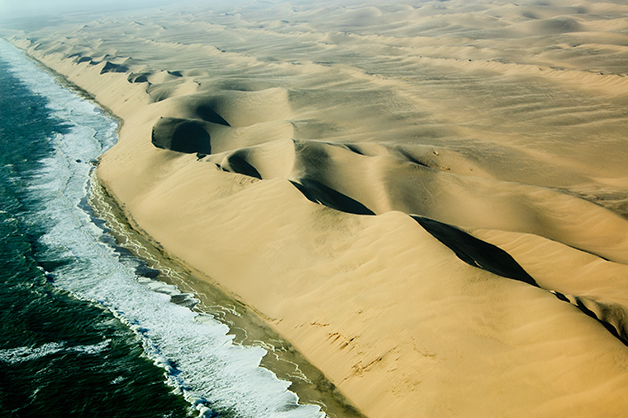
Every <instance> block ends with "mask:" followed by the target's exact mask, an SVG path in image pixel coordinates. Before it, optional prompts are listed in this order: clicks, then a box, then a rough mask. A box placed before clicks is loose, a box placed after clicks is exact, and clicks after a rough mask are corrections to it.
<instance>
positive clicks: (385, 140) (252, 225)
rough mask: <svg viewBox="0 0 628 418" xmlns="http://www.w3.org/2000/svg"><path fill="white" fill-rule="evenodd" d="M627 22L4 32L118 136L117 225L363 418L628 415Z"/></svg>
mask: <svg viewBox="0 0 628 418" xmlns="http://www.w3.org/2000/svg"><path fill="white" fill-rule="evenodd" d="M627 15H628V6H625V5H622V4H620V3H619V2H618V3H612V2H608V3H601V2H594V1H583V2H580V3H578V4H575V3H570V2H561V1H558V0H556V1H550V2H543V3H540V2H532V1H524V2H519V3H517V4H512V3H507V2H490V3H488V2H463V1H456V0H452V1H447V2H438V1H434V2H432V1H426V2H415V3H409V4H385V5H382V4H378V3H367V2H349V1H347V2H343V3H342V4H340V5H339V4H337V3H332V2H329V3H327V2H317V3H316V4H309V3H301V2H297V1H293V2H290V3H287V2H284V3H274V2H269V3H262V2H251V3H242V4H239V3H238V4H233V5H228V4H218V5H214V6H211V7H210V6H200V5H199V6H186V8H184V7H179V8H177V7H174V6H173V7H170V8H168V7H164V8H161V9H141V10H136V11H132V12H124V13H111V14H107V15H103V16H86V15H75V16H65V17H64V18H63V19H61V20H60V21H58V22H56V23H55V24H54V25H53V24H50V25H47V24H42V25H41V27H39V28H35V29H33V28H31V29H29V30H20V29H19V28H17V26H16V27H15V28H13V29H2V33H1V34H2V36H3V37H5V38H7V39H8V40H9V41H10V42H12V43H13V44H14V45H16V46H17V47H19V48H20V49H22V50H24V51H25V52H26V53H27V54H28V55H29V56H30V57H32V58H34V59H36V60H37V61H39V62H40V63H42V64H43V65H45V66H47V67H49V68H50V69H52V70H54V71H55V72H57V73H59V74H60V75H62V76H63V77H65V78H66V79H67V80H68V81H69V82H71V83H73V84H74V85H76V86H78V87H80V88H81V89H83V90H84V91H85V92H86V93H87V94H89V95H90V96H91V97H92V98H93V99H94V100H95V101H96V102H97V103H99V104H100V105H101V106H102V107H103V108H104V109H107V111H109V112H111V113H112V114H113V115H115V116H116V117H117V118H119V120H120V121H121V127H120V130H119V140H118V143H117V144H116V145H115V146H114V147H113V148H111V149H110V150H109V151H107V152H106V153H105V154H104V155H103V156H102V157H101V158H100V160H99V164H98V167H97V176H98V181H99V182H100V184H101V185H102V186H103V187H104V188H105V189H106V191H107V193H108V194H109V195H110V196H111V197H112V198H113V199H115V201H116V202H117V203H118V205H119V207H120V208H121V210H122V211H123V212H124V215H125V216H126V218H127V219H128V221H129V223H130V224H131V225H132V226H133V227H134V228H135V229H136V230H138V231H140V232H141V233H142V234H144V235H145V237H146V238H148V239H150V240H151V241H152V242H153V243H154V245H155V246H156V247H158V248H159V249H161V250H163V251H164V253H166V254H168V256H169V257H172V258H173V259H175V260H177V261H178V262H180V263H181V264H182V265H183V266H185V267H186V268H188V269H190V270H191V271H193V272H194V273H195V274H196V275H197V276H198V277H202V278H203V279H204V280H206V281H208V282H210V283H212V284H213V285H215V286H218V287H219V288H221V289H223V290H224V291H225V292H227V293H228V294H229V295H231V296H232V297H233V298H235V299H236V300H238V301H240V302H241V303H243V304H244V305H246V306H248V307H249V308H250V309H251V310H253V311H254V312H256V313H257V314H258V315H259V316H260V317H261V318H262V319H263V320H264V321H265V322H266V323H267V324H268V325H269V326H270V327H272V328H273V329H274V330H275V331H276V332H277V333H278V334H280V335H281V336H283V337H284V338H286V339H287V340H288V341H290V343H292V344H293V345H294V347H295V348H296V349H297V350H298V351H299V352H300V353H301V354H302V355H303V356H304V357H305V358H306V359H307V360H308V361H309V362H311V363H312V365H314V366H315V367H317V368H318V369H320V371H321V372H322V373H324V375H325V376H326V377H327V378H328V379H329V380H330V381H331V382H332V383H333V384H334V385H335V386H336V387H337V388H338V390H339V391H340V392H341V393H342V394H343V395H344V396H345V397H346V398H347V400H348V402H349V403H351V404H352V405H354V406H355V407H356V408H357V409H358V410H359V411H360V412H361V413H363V414H364V415H365V416H367V417H459V416H464V417H486V416H508V417H523V416H526V417H527V416H530V415H532V416H535V417H557V416H574V417H613V416H617V417H619V416H622V414H623V413H624V411H625V410H626V408H627V407H628V398H627V397H626V396H625V393H626V390H627V389H628V348H627V344H628V311H627V310H628V286H626V284H627V283H628V164H627V162H628V138H627V137H626V132H628V129H627V128H628V106H627V104H628V18H626V16H627Z"/></svg>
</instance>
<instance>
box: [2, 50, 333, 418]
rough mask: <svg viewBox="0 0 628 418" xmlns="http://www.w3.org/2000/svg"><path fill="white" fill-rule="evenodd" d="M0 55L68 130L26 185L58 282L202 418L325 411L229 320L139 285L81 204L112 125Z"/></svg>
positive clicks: (11, 354)
mask: <svg viewBox="0 0 628 418" xmlns="http://www.w3.org/2000/svg"><path fill="white" fill-rule="evenodd" d="M0 54H1V55H2V57H3V58H4V59H5V60H6V61H7V62H9V63H10V64H11V66H12V68H13V69H14V73H15V76H16V77H18V78H20V79H21V80H22V81H23V82H24V83H25V84H26V85H27V86H28V88H29V89H31V90H32V91H33V92H34V93H36V94H41V95H44V96H46V97H47V98H48V100H49V103H51V104H50V108H51V110H52V111H53V114H54V116H55V117H57V118H59V119H60V120H62V121H64V122H65V123H67V124H69V125H70V126H71V129H70V130H69V132H68V133H67V134H64V135H57V136H56V137H55V138H54V139H53V140H52V141H53V145H54V148H55V155H54V156H53V157H51V158H48V159H46V160H44V161H43V163H44V164H43V166H44V169H43V170H42V171H41V173H40V174H39V176H38V177H37V179H36V180H35V182H34V184H33V186H32V187H31V189H30V193H32V194H33V196H36V197H37V198H38V199H42V200H44V201H45V202H46V204H45V209H44V210H43V211H42V212H41V213H39V214H38V215H37V216H35V217H34V218H33V219H32V222H34V223H38V224H45V225H47V230H48V231H49V232H48V233H46V234H45V235H44V236H43V238H42V240H43V243H44V244H45V246H46V247H47V248H48V249H49V250H48V251H49V252H50V253H51V254H54V256H55V257H59V258H62V259H67V260H70V261H71V262H69V263H66V264H65V265H64V266H63V267H61V268H57V269H55V271H54V275H53V277H51V279H52V280H53V281H54V284H55V285H56V286H59V287H60V288H62V289H65V290H67V291H70V292H71V293H73V294H74V295H76V296H77V297H79V298H81V299H85V300H91V301H94V302H95V303H98V304H101V305H102V306H104V307H106V308H107V309H109V310H110V311H111V312H113V313H114V315H116V317H118V318H119V319H120V320H121V321H122V322H123V323H126V324H127V325H128V326H129V327H130V328H132V329H133V330H134V331H135V332H136V333H137V334H138V335H139V336H140V338H141V341H142V344H143V347H144V351H145V353H146V355H147V356H149V357H150V358H151V359H153V361H154V362H155V363H156V364H158V365H160V366H161V367H163V369H164V370H165V376H166V379H167V381H168V384H170V385H171V386H172V387H174V388H175V390H177V391H180V392H181V393H182V394H183V396H185V398H186V399H187V400H188V401H189V402H191V403H192V404H194V405H196V407H197V409H198V410H199V412H200V414H201V415H204V416H212V414H215V413H218V414H219V415H220V416H241V417H280V418H283V417H286V418H292V417H322V416H324V414H323V413H322V412H321V411H320V409H319V407H318V406H315V405H299V404H298V399H297V396H296V395H295V394H294V393H292V392H290V391H289V390H288V386H289V383H288V382H285V381H282V380H279V379H277V378H276V376H275V375H274V374H273V373H271V372H270V371H268V370H266V369H264V368H261V367H259V364H260V361H261V359H262V357H263V356H264V355H265V353H266V352H265V350H263V349H262V348H255V347H243V346H239V345H235V344H233V342H232V339H233V338H232V336H230V335H227V333H228V331H229V330H228V328H227V326H225V325H223V324H221V323H219V322H217V321H216V320H214V319H213V318H212V317H210V316H207V315H203V314H199V313H196V312H193V311H191V310H190V309H189V308H187V307H184V306H180V305H177V304H174V303H172V302H171V300H170V299H171V296H170V295H168V294H164V293H163V292H155V291H153V290H151V286H147V285H145V284H143V283H142V282H146V280H142V278H140V277H138V276H137V274H136V273H135V267H136V266H137V263H136V262H135V261H133V260H132V259H129V258H128V257H121V256H120V254H119V253H118V252H116V249H115V247H113V246H111V245H110V244H108V243H109V242H111V238H110V237H107V236H106V235H105V234H106V233H105V232H103V230H102V229H101V228H99V227H98V226H97V225H95V224H94V223H93V222H92V220H91V218H90V214H89V213H87V212H86V211H85V210H83V209H82V207H84V202H85V197H86V193H87V190H88V183H89V175H90V171H91V169H92V167H93V165H92V164H91V163H90V161H93V160H94V159H95V158H97V157H98V156H99V155H100V154H102V152H104V151H105V150H106V149H107V148H109V147H110V146H112V145H113V144H114V142H115V139H116V137H115V131H116V123H115V122H114V121H113V120H112V119H110V118H108V117H106V116H105V115H103V114H102V113H101V112H100V111H99V109H98V108H97V107H96V106H94V105H93V104H92V103H90V102H87V101H85V100H82V99H80V98H79V97H78V96H77V95H76V94H74V93H73V92H71V91H69V90H67V89H64V88H62V87H61V86H60V85H58V84H56V82H55V80H54V79H53V78H52V77H51V76H49V75H48V74H46V73H44V72H43V71H41V70H40V69H38V68H37V67H36V66H35V65H34V64H33V63H32V62H30V61H29V60H27V59H25V58H24V57H23V56H22V55H21V54H20V53H19V52H18V51H17V50H15V49H14V48H13V47H11V46H10V45H7V44H5V43H1V42H0ZM174 293H175V294H176V293H177V292H176V290H175V291H174ZM103 344H107V342H104V343H103ZM103 347H104V346H100V345H99V346H89V347H88V346H75V347H71V346H63V345H61V344H49V345H46V346H42V347H39V348H38V349H37V350H36V351H33V350H30V351H29V350H27V348H15V349H11V350H4V351H1V352H0V357H2V359H3V361H6V362H20V361H26V360H28V359H30V358H31V357H32V356H46V355H48V354H50V353H56V352H59V351H63V350H67V351H73V352H80V351H81V350H84V351H89V350H92V351H93V350H99V349H102V348H103Z"/></svg>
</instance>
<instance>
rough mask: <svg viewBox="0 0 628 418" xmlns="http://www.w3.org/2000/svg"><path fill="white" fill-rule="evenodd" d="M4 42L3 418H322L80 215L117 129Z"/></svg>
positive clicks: (0, 98) (98, 224)
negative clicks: (97, 161) (92, 177)
mask: <svg viewBox="0 0 628 418" xmlns="http://www.w3.org/2000/svg"><path fill="white" fill-rule="evenodd" d="M0 42H1V41H0ZM1 43H2V45H0V417H51V418H52V417H64V418H65V417H108V418H114V417H125V418H127V417H184V416H204V417H211V416H220V417H272V418H274V417H277V418H301V417H308V418H309V417H317V418H320V417H322V416H324V414H322V413H321V412H320V409H319V407H318V406H315V405H299V404H298V402H297V401H298V399H297V397H296V395H294V393H292V392H290V391H288V390H287V389H288V387H289V385H290V384H289V383H288V382H286V381H282V380H280V379H277V378H276V377H275V375H274V374H272V373H271V372H269V371H268V370H266V369H264V368H261V367H259V364H260V361H261V359H262V357H263V356H264V355H265V353H266V352H265V351H264V350H263V349H261V348H259V347H244V346H239V345H237V344H233V336H231V335H229V329H228V328H227V327H226V326H225V325H224V324H221V323H219V322H217V321H216V320H214V319H213V318H212V317H211V316H209V315H206V314H201V313H199V312H195V311H193V310H191V309H190V308H189V307H186V304H181V303H180V301H181V300H182V299H185V298H184V297H183V298H182V295H181V293H180V292H178V290H177V289H176V288H173V286H167V285H163V284H159V283H157V282H156V281H154V280H152V278H151V277H147V276H151V274H146V269H145V268H144V269H143V266H144V264H143V262H142V261H141V260H138V259H135V258H134V257H133V256H131V255H130V254H129V253H128V252H125V251H123V250H122V249H121V248H119V247H117V245H116V243H115V240H113V238H112V237H111V236H109V235H108V234H107V227H106V226H105V225H104V222H102V221H100V220H98V219H96V218H95V217H94V215H93V213H92V212H91V210H90V208H89V207H88V205H87V203H86V202H87V199H86V195H87V191H88V184H89V179H90V172H91V171H92V169H93V160H94V159H95V158H97V157H98V156H99V155H100V154H101V153H102V152H104V151H105V150H106V149H107V148H108V147H110V146H112V145H113V143H114V142H115V140H116V137H115V130H116V123H115V122H114V121H113V120H112V119H110V118H108V117H106V116H105V115H103V114H102V112H100V111H99V109H98V108H97V107H95V106H94V105H93V104H92V103H89V102H86V101H84V100H82V99H81V98H79V97H78V96H77V95H76V94H74V93H72V92H70V91H69V90H67V89H65V88H62V87H61V86H59V85H58V84H57V83H56V82H55V80H54V79H53V78H52V77H51V76H50V75H48V74H47V73H45V72H43V71H42V70H41V69H39V68H37V67H36V66H35V65H34V64H33V63H32V62H30V61H28V60H26V59H25V58H24V57H23V56H21V54H20V53H19V52H18V51H17V50H15V49H14V48H13V47H11V46H9V45H6V44H5V43H4V42H1ZM143 271H144V274H143V273H142V272H143ZM148 273H150V271H148ZM175 296H176V297H175ZM183 296H184V295H183ZM175 299H176V300H177V301H179V303H173V302H174V301H175Z"/></svg>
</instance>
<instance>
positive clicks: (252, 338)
mask: <svg viewBox="0 0 628 418" xmlns="http://www.w3.org/2000/svg"><path fill="white" fill-rule="evenodd" d="M5 41H6V40H5ZM20 50H21V51H22V52H23V53H24V55H25V56H26V57H27V58H28V59H30V60H31V61H33V62H35V63H36V64H37V66H38V67H40V68H41V69H42V70H44V71H46V72H48V73H50V74H51V75H53V76H54V78H55V79H56V80H57V81H58V82H59V84H61V85H62V86H63V87H65V88H68V89H70V90H72V91H73V92H75V93H77V94H78V95H79V96H80V97H81V98H83V99H85V100H88V101H90V102H92V103H94V104H96V105H97V106H98V108H99V109H100V110H101V111H103V112H104V113H105V114H106V115H107V116H108V117H110V118H112V119H114V120H115V121H116V122H117V124H118V128H117V129H116V133H117V135H119V134H120V130H121V128H122V125H123V123H124V119H123V118H121V117H120V116H118V115H116V114H115V113H113V112H112V111H111V109H109V108H108V107H107V106H105V105H103V104H102V103H100V102H98V101H97V100H96V98H95V97H94V95H92V94H91V93H90V92H89V91H87V90H85V89H84V88H82V87H80V86H79V85H77V84H76V83H74V82H72V81H70V80H69V79H68V78H67V77H66V76H65V75H63V74H61V73H59V72H57V71H55V70H54V69H53V68H52V67H49V66H47V65H45V64H44V63H43V62H41V61H40V60H38V59H37V58H35V57H33V56H32V55H30V54H28V52H27V51H26V50H24V49H20ZM101 157H102V156H101ZM101 157H99V159H100V158H101ZM93 170H94V173H95V175H92V176H91V177H92V179H91V182H90V191H89V193H88V202H89V205H90V209H91V211H92V212H93V213H94V215H95V216H96V217H98V218H99V219H102V220H104V221H105V222H106V225H107V228H108V229H109V233H110V234H112V235H113V237H114V238H115V239H116V241H117V242H118V245H119V246H120V247H121V248H124V249H125V250H127V251H130V252H131V253H132V254H133V255H135V256H136V257H138V258H139V259H141V260H143V261H144V262H146V263H147V267H148V268H149V269H154V270H156V271H159V274H158V276H157V277H155V278H154V279H153V280H158V281H161V282H163V283H166V284H172V285H175V286H177V287H178V288H179V290H180V291H181V292H182V293H183V294H185V293H186V292H191V293H192V294H193V295H194V297H195V298H198V299H199V300H200V306H198V307H197V306H195V307H194V308H192V307H191V309H194V310H197V309H198V310H199V312H202V313H205V314H209V315H211V316H212V317H214V318H215V319H216V320H217V321H219V322H221V323H223V324H225V325H227V326H229V329H230V333H232V334H233V335H234V336H235V337H236V338H235V340H234V343H236V344H242V345H245V346H260V347H262V348H264V349H265V350H267V351H268V354H267V355H266V356H264V358H263V359H262V363H261V365H260V366H261V367H264V368H267V369H268V370H270V371H272V372H273V373H274V374H275V375H277V377H278V378H279V379H281V380H286V381H289V382H291V386H290V387H289V389H290V390H291V391H293V392H294V393H296V394H297V396H299V401H300V403H302V404H314V405H319V406H321V407H322V410H323V411H324V412H325V413H327V414H331V415H330V416H331V417H337V418H361V417H364V416H363V415H362V414H361V413H360V412H359V411H358V410H357V409H356V408H355V407H354V406H353V405H351V404H350V403H349V402H348V401H347V400H346V399H345V398H344V396H343V395H342V394H341V393H340V392H339V391H338V390H337V389H336V388H335V386H334V385H333V384H332V383H330V382H329V381H328V380H327V379H326V377H325V376H324V375H323V374H322V373H321V372H320V370H318V369H316V368H315V366H313V365H312V364H310V363H309V362H308V361H307V360H306V359H304V358H303V357H302V355H301V353H300V352H298V351H296V350H295V349H294V348H293V347H292V345H291V344H290V342H289V341H287V340H285V339H283V337H281V336H280V335H279V334H277V333H276V331H275V330H273V329H272V328H271V327H270V326H269V325H270V323H271V320H270V318H267V317H265V316H264V315H263V314H262V313H261V312H258V311H256V310H255V309H254V308H253V307H251V306H249V305H247V304H246V302H245V301H243V300H241V299H238V298H237V297H235V295H232V294H230V292H229V290H228V289H226V288H224V287H223V286H221V285H220V284H219V283H217V282H215V281H214V280H213V279H211V277H209V276H207V275H206V274H204V273H203V272H201V271H199V270H196V269H194V268H192V267H190V266H187V265H186V264H185V262H184V261H183V260H180V259H178V258H176V257H174V256H172V255H170V254H168V253H167V252H166V251H165V250H164V248H163V247H162V246H161V245H160V244H159V243H158V242H156V241H155V240H154V239H153V238H152V237H151V236H150V235H149V234H147V233H146V232H145V231H143V230H142V229H141V227H140V226H139V225H138V224H137V222H134V221H132V219H131V220H129V218H128V217H127V216H128V215H127V214H126V213H125V211H124V210H123V209H122V207H121V206H120V205H119V203H118V202H117V201H116V200H115V198H113V197H112V196H111V195H110V194H109V193H108V191H107V189H106V187H105V186H104V185H103V184H102V183H101V182H99V181H98V163H97V164H95V166H94V168H93ZM98 189H101V190H100V191H97V190H98ZM130 240H132V241H135V243H134V244H130V243H129V241H130ZM175 277H176V279H175ZM231 304H232V305H233V306H229V305H231ZM199 308H200V309H199ZM260 343H261V344H260ZM273 357H274V358H273ZM293 366H294V367H296V370H294V368H293ZM299 375H302V376H303V377H300V376H299Z"/></svg>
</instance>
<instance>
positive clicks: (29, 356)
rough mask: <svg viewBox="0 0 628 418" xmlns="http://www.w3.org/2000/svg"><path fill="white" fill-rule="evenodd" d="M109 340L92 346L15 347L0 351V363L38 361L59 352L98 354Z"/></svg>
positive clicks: (59, 344)
mask: <svg viewBox="0 0 628 418" xmlns="http://www.w3.org/2000/svg"><path fill="white" fill-rule="evenodd" d="M109 342H110V340H105V341H103V342H100V343H98V344H92V345H75V346H69V347H68V346H66V345H65V344H63V343H59V342H54V343H47V344H42V345H39V346H34V347H16V348H6V349H4V350H0V362H2V363H6V364H18V363H23V362H26V361H33V360H39V359H40V358H43V357H47V356H50V355H53V354H57V353H59V352H65V353H79V354H98V353H100V352H102V351H103V350H104V349H105V348H107V347H108V346H109Z"/></svg>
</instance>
